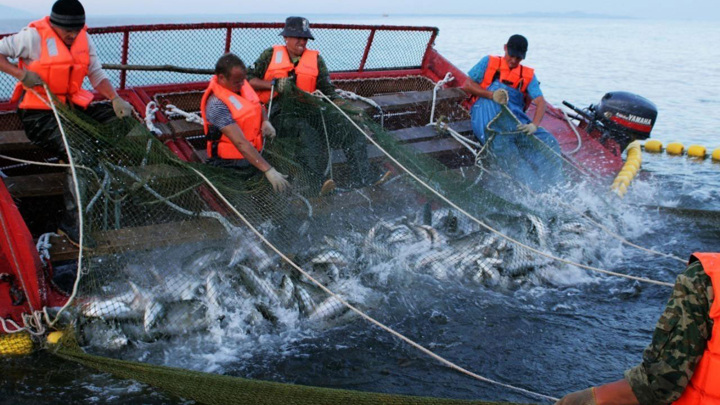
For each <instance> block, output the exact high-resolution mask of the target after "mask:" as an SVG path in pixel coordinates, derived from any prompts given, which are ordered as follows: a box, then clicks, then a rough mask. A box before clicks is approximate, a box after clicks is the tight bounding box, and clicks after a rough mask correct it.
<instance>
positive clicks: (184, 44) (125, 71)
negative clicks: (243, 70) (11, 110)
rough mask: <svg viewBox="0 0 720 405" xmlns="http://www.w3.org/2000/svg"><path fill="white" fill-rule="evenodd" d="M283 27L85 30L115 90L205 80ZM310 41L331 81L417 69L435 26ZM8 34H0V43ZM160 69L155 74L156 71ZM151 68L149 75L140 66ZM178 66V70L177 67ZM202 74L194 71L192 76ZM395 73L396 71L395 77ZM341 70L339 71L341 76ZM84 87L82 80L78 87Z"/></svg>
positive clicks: (256, 51) (273, 38)
mask: <svg viewBox="0 0 720 405" xmlns="http://www.w3.org/2000/svg"><path fill="white" fill-rule="evenodd" d="M282 27H283V24H282V23H250V22H247V23H243V22H238V23H230V22H226V23H201V24H160V25H126V26H114V27H99V28H90V29H89V33H90V35H91V37H92V39H93V42H94V43H95V47H96V49H97V53H98V57H99V58H100V60H101V61H102V62H103V64H104V65H105V67H106V71H107V74H108V77H109V79H110V81H111V83H112V84H113V85H114V86H115V87H117V88H119V89H126V88H130V87H140V86H154V85H167V84H182V83H192V82H205V81H207V80H208V78H209V73H207V72H210V71H211V70H212V69H213V68H214V65H215V61H216V60H217V59H218V57H219V56H220V55H222V54H223V53H225V52H233V53H235V54H236V55H238V56H239V57H240V58H241V59H242V60H243V61H245V63H246V64H247V65H251V64H252V63H253V62H254V61H255V60H256V59H257V57H258V56H259V55H260V54H261V53H262V51H263V50H265V49H267V48H269V47H271V46H272V45H275V44H279V43H281V42H282V39H281V38H280V37H279V33H280V31H281V30H282ZM312 32H313V35H314V36H315V41H314V42H311V44H310V48H312V49H317V50H319V51H320V53H321V55H322V56H323V59H324V60H325V62H326V63H327V66H328V69H329V70H330V71H331V72H332V73H333V76H334V77H338V75H339V76H340V77H345V76H347V77H352V76H353V75H357V74H358V73H361V74H362V73H366V74H369V75H370V76H372V73H373V72H383V74H384V75H387V74H390V75H392V72H393V71H395V72H396V75H401V74H407V71H408V70H417V71H418V72H419V70H420V69H421V68H422V67H423V66H424V65H425V63H426V60H427V58H428V56H429V55H430V54H431V51H432V45H433V42H434V41H435V38H436V36H437V34H438V29H437V28H434V27H414V26H386V25H352V24H313V26H312ZM7 35H9V34H4V35H0V38H2V37H4V36H7ZM158 66H160V67H166V68H167V69H160V70H157V67H158ZM149 67H154V68H155V70H148V69H145V68H149ZM176 68H179V69H176ZM198 71H200V72H202V73H196V72H198ZM401 72H402V73H401ZM344 73H345V74H344ZM15 83H16V80H15V78H13V77H11V76H9V75H5V74H3V75H0V107H5V108H3V109H8V107H10V106H9V104H8V103H7V101H8V100H9V99H10V96H11V95H12V90H13V87H14V86H15ZM85 85H86V86H89V83H87V80H86V83H85Z"/></svg>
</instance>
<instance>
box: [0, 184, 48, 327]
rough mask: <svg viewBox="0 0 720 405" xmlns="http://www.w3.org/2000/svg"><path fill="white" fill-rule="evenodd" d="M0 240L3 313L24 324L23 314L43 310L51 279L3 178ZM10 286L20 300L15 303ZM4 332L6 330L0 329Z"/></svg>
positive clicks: (0, 283)
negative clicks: (48, 281) (46, 288)
mask: <svg viewBox="0 0 720 405" xmlns="http://www.w3.org/2000/svg"><path fill="white" fill-rule="evenodd" d="M0 241H2V242H0V274H4V277H3V278H4V279H5V280H6V281H0V317H2V318H5V319H12V320H13V321H14V322H15V323H17V324H18V325H21V326H22V325H23V323H22V314H25V313H30V312H31V311H32V310H36V311H38V310H41V309H42V308H43V306H44V305H45V304H46V302H45V299H44V298H45V294H44V293H45V286H46V285H47V284H48V283H47V281H46V280H45V273H44V271H43V269H42V263H41V262H40V258H39V257H38V254H37V250H36V249H35V244H34V243H33V239H32V236H31V235H30V230H29V229H28V227H27V225H25V221H24V220H23V218H22V216H21V215H20V211H18V209H17V207H16V206H15V203H14V202H13V199H12V197H11V196H10V193H9V192H8V190H7V188H6V187H5V183H3V182H0ZM11 287H12V289H13V290H14V293H16V295H17V297H16V298H21V299H22V301H21V302H15V303H13V300H12V298H11ZM15 304H17V305H15ZM0 329H2V328H0ZM3 332H6V331H3V330H0V333H3Z"/></svg>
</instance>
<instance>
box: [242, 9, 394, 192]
mask: <svg viewBox="0 0 720 405" xmlns="http://www.w3.org/2000/svg"><path fill="white" fill-rule="evenodd" d="M280 35H282V36H283V38H284V39H285V45H275V46H273V47H272V48H268V49H266V50H265V51H263V53H262V54H261V55H260V57H259V58H258V59H257V61H255V63H254V64H253V66H251V67H250V70H249V71H248V78H249V81H250V85H251V86H252V87H253V88H254V89H255V90H256V91H257V92H258V96H259V97H260V101H261V102H263V103H265V104H266V105H269V104H270V100H271V98H272V99H274V100H273V103H274V104H273V106H272V111H270V120H271V121H272V122H273V125H275V127H276V128H277V129H278V133H279V136H280V137H283V138H295V139H298V140H299V142H300V152H299V153H298V154H297V158H298V159H299V160H300V162H301V163H302V164H303V166H304V167H305V168H306V169H307V170H309V171H310V173H311V175H312V176H313V177H315V178H317V179H319V180H324V183H323V184H322V188H321V191H320V194H321V195H325V194H328V193H330V192H332V191H333V190H334V189H335V186H336V185H335V181H334V180H333V179H332V178H325V176H326V173H325V172H326V168H327V166H328V159H329V158H330V156H329V151H328V145H329V146H332V147H339V148H342V149H343V151H344V152H345V155H346V156H347V158H348V164H349V165H350V167H352V168H353V170H352V173H353V176H354V184H353V186H357V187H361V186H366V185H376V184H379V183H381V182H383V181H385V180H386V179H387V178H388V176H389V175H390V173H389V172H387V173H384V174H382V175H379V176H378V175H376V173H375V171H373V170H372V169H371V167H370V163H369V162H368V159H367V149H366V143H365V138H364V136H362V134H360V133H359V132H357V131H355V130H349V131H347V133H346V134H345V135H344V136H337V135H336V134H331V135H329V138H328V139H326V136H327V135H325V131H324V130H323V129H320V128H314V127H313V125H311V123H310V122H308V120H307V119H303V117H301V116H298V115H296V114H288V113H287V111H285V114H283V111H281V107H280V104H283V103H282V101H283V100H284V98H286V97H293V96H297V95H298V94H299V93H298V90H301V91H304V92H307V93H312V92H314V91H315V90H319V91H321V92H322V93H323V94H325V95H326V96H328V97H329V98H331V99H335V98H336V93H335V86H333V84H332V83H331V82H330V74H329V72H328V69H327V66H326V65H325V61H324V60H323V58H322V56H320V53H319V52H318V51H317V50H312V49H307V42H308V39H312V40H314V39H315V37H314V36H313V35H312V33H311V32H310V23H309V22H308V20H307V19H306V18H303V17H288V18H287V19H286V20H285V27H284V29H283V30H282V32H281V33H280ZM273 89H274V92H273V94H270V93H271V91H272V90H273ZM321 133H323V135H321ZM319 183H320V182H318V185H319Z"/></svg>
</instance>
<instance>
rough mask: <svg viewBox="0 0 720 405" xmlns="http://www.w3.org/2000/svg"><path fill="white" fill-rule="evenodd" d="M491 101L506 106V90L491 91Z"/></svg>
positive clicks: (507, 97)
mask: <svg viewBox="0 0 720 405" xmlns="http://www.w3.org/2000/svg"><path fill="white" fill-rule="evenodd" d="M492 99H493V101H494V102H496V103H498V104H501V105H507V103H508V99H509V96H508V92H507V90H505V89H497V90H495V91H493V95H492Z"/></svg>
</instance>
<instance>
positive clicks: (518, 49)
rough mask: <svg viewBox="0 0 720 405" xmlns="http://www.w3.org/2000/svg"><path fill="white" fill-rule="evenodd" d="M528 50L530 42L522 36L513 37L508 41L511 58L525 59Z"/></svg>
mask: <svg viewBox="0 0 720 405" xmlns="http://www.w3.org/2000/svg"><path fill="white" fill-rule="evenodd" d="M527 48H528V41H527V39H526V38H525V37H524V36H522V35H518V34H515V35H513V36H511V37H510V39H508V41H507V52H508V53H509V54H510V56H514V57H516V58H521V59H525V54H526V53H527Z"/></svg>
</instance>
